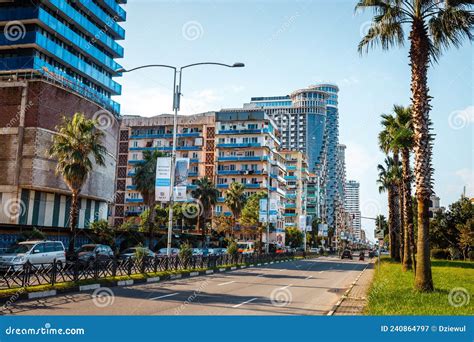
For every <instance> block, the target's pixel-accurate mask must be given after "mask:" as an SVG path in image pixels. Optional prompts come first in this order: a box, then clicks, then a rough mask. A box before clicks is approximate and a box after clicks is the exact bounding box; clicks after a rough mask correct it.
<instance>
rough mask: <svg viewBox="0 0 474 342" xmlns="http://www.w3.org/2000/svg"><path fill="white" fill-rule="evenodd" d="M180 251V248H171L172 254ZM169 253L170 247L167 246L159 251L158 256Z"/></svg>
mask: <svg viewBox="0 0 474 342" xmlns="http://www.w3.org/2000/svg"><path fill="white" fill-rule="evenodd" d="M178 253H179V249H178V248H171V255H172V256H173V255H177V254H178ZM166 255H168V249H167V248H160V250H159V251H158V256H166Z"/></svg>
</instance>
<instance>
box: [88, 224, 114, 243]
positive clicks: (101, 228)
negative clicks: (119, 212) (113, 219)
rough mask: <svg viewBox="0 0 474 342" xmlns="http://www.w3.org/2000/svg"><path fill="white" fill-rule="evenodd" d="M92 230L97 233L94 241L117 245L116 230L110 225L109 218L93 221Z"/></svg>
mask: <svg viewBox="0 0 474 342" xmlns="http://www.w3.org/2000/svg"><path fill="white" fill-rule="evenodd" d="M91 230H92V231H93V232H94V234H95V238H94V242H95V243H100V244H104V245H109V246H114V245H115V234H114V230H113V229H112V228H111V227H109V222H107V220H99V221H95V222H92V223H91Z"/></svg>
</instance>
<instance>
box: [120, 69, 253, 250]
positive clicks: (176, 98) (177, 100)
mask: <svg viewBox="0 0 474 342" xmlns="http://www.w3.org/2000/svg"><path fill="white" fill-rule="evenodd" d="M198 65H217V66H222V67H227V68H243V67H244V66H245V64H244V63H234V64H232V65H231V64H224V63H216V62H201V63H193V64H188V65H185V66H182V67H179V68H178V67H175V66H171V65H166V64H148V65H142V66H139V67H136V68H133V69H129V70H126V69H124V68H120V69H118V70H116V71H117V72H119V73H124V72H131V71H135V70H139V69H145V68H168V69H172V70H173V71H174V80H173V111H174V116H173V146H172V147H171V182H170V200H169V216H168V238H167V246H166V247H167V249H166V254H167V255H168V256H170V255H171V239H172V232H173V204H174V177H175V163H176V140H177V129H178V112H179V110H180V104H181V80H182V75H183V70H184V69H187V68H191V67H194V66H198ZM150 210H152V208H150Z"/></svg>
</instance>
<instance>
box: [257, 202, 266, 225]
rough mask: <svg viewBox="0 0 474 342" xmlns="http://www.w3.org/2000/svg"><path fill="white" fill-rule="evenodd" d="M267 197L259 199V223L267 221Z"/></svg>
mask: <svg viewBox="0 0 474 342" xmlns="http://www.w3.org/2000/svg"><path fill="white" fill-rule="evenodd" d="M267 216H268V215H267V199H266V198H262V199H260V201H259V208H258V222H260V223H267V222H268V217H267Z"/></svg>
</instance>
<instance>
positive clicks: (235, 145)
mask: <svg viewBox="0 0 474 342" xmlns="http://www.w3.org/2000/svg"><path fill="white" fill-rule="evenodd" d="M217 147H218V148H246V147H262V144H261V143H239V144H237V143H235V144H231V143H228V144H227V143H219V144H217Z"/></svg>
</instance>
